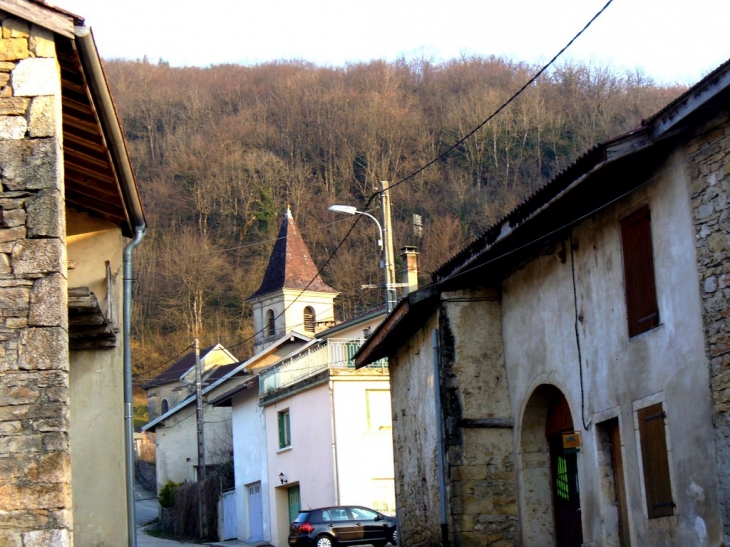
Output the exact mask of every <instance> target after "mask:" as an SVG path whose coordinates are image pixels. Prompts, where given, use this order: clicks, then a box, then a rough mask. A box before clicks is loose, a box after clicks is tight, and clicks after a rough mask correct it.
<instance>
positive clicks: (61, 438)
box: [43, 432, 68, 452]
mask: <svg viewBox="0 0 730 547" xmlns="http://www.w3.org/2000/svg"><path fill="white" fill-rule="evenodd" d="M43 450H45V451H46V452H53V451H57V450H59V451H64V452H65V451H67V450H68V436H67V435H66V434H65V433H61V432H51V433H46V434H45V435H44V436H43Z"/></svg>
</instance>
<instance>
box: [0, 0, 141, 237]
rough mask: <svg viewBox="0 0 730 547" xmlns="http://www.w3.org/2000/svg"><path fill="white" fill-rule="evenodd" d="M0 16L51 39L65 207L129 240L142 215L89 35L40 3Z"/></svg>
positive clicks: (14, 5) (4, 5) (15, 6)
mask: <svg viewBox="0 0 730 547" xmlns="http://www.w3.org/2000/svg"><path fill="white" fill-rule="evenodd" d="M0 10H2V11H5V12H7V13H10V14H11V15H14V16H16V17H18V18H20V19H23V20H26V21H29V22H31V23H33V24H35V25H38V26H41V27H43V28H45V29H47V30H50V31H51V32H54V33H55V34H56V53H57V56H58V62H59V65H60V69H61V109H62V116H63V153H64V154H63V155H64V170H65V182H64V184H65V194H66V203H67V205H68V206H70V207H72V208H74V209H77V210H80V211H84V212H87V213H89V214H91V215H93V216H96V217H99V218H103V219H105V220H108V221H110V222H113V223H114V224H116V225H118V226H120V227H121V228H122V232H123V233H124V235H125V236H127V237H133V236H134V232H135V228H141V229H142V228H144V227H145V226H146V220H145V217H144V210H143V207H142V202H141V199H140V196H139V190H138V188H137V183H136V180H135V177H134V171H133V170H132V166H131V162H130V159H129V154H128V151H127V146H126V143H125V140H124V136H123V133H122V129H121V126H120V124H119V119H118V117H117V113H116V108H115V107H114V102H113V100H112V97H111V94H110V92H109V85H108V83H107V80H106V76H105V74H104V69H103V67H102V64H101V59H100V57H99V52H98V50H97V49H96V43H95V42H94V38H93V34H92V32H91V29H89V28H88V27H84V26H83V24H84V19H83V18H82V17H80V16H78V15H74V14H72V13H70V12H67V11H64V10H62V9H59V8H56V7H53V6H49V5H47V4H45V3H44V2H40V1H29V0H0Z"/></svg>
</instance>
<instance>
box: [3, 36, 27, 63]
mask: <svg viewBox="0 0 730 547" xmlns="http://www.w3.org/2000/svg"><path fill="white" fill-rule="evenodd" d="M28 57H30V51H29V50H28V39H27V38H1V39H0V61H18V60H20V59H27V58H28Z"/></svg>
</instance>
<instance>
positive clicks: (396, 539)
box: [390, 530, 398, 545]
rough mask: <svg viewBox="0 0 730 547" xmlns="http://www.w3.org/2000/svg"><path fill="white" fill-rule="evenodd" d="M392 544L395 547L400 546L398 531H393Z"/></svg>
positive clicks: (391, 535)
mask: <svg viewBox="0 0 730 547" xmlns="http://www.w3.org/2000/svg"><path fill="white" fill-rule="evenodd" d="M390 542H391V543H392V544H393V545H398V530H393V532H392V533H391V534H390Z"/></svg>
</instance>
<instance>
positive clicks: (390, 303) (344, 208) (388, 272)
mask: <svg viewBox="0 0 730 547" xmlns="http://www.w3.org/2000/svg"><path fill="white" fill-rule="evenodd" d="M329 210H330V211H334V212H335V213H345V214H346V215H362V216H366V217H368V218H370V219H372V221H373V222H375V224H376V225H377V226H378V246H379V247H380V251H381V253H382V261H381V263H380V267H381V268H383V269H384V270H385V286H384V288H385V308H386V311H387V312H388V313H390V312H391V310H392V309H393V308H394V307H395V285H394V282H393V275H392V274H393V268H392V265H390V264H388V256H389V255H390V256H392V255H393V252H392V251H391V252H390V253H388V250H387V248H386V246H385V244H384V241H383V227H382V226H381V225H380V222H378V219H377V218H375V217H374V216H373V215H371V214H370V213H366V212H365V211H358V210H357V207H353V206H352V205H330V207H329ZM389 241H390V240H389Z"/></svg>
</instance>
